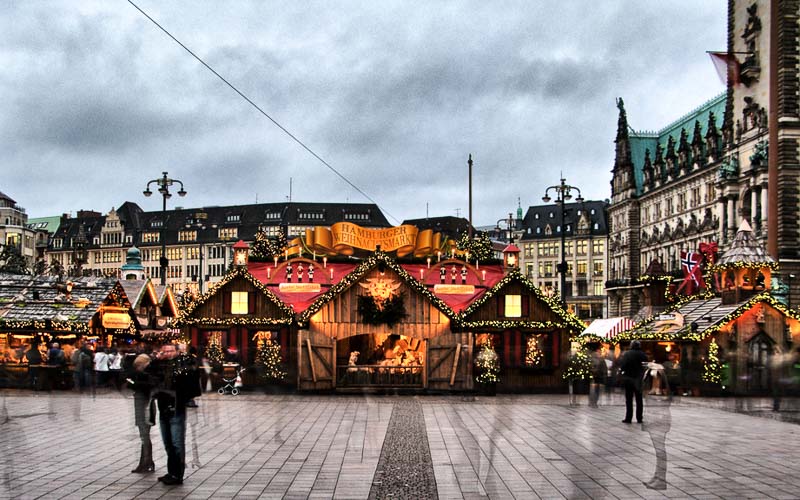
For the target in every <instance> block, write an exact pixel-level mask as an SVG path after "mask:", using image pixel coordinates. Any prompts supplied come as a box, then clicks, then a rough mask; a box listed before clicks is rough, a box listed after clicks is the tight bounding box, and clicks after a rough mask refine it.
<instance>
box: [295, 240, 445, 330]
mask: <svg viewBox="0 0 800 500" xmlns="http://www.w3.org/2000/svg"><path fill="white" fill-rule="evenodd" d="M380 263H383V264H384V265H385V266H386V268H387V269H391V270H392V271H394V272H395V273H397V275H398V276H399V277H400V278H401V279H402V280H403V281H404V282H405V284H406V286H408V287H409V288H411V289H412V290H414V291H416V292H417V293H419V294H420V295H422V296H424V297H425V298H426V299H428V300H429V301H430V302H431V303H432V304H433V305H434V306H435V307H436V308H437V309H439V311H441V312H442V313H443V314H444V315H445V316H447V317H448V318H450V319H451V320H452V321H457V320H458V315H457V314H456V313H455V312H454V311H453V310H452V309H451V308H450V306H448V305H447V304H446V303H445V302H444V301H443V300H442V299H440V298H439V297H437V296H436V295H434V294H433V293H432V292H431V291H430V290H428V288H427V287H426V286H425V285H424V284H423V283H421V282H419V281H418V280H417V279H415V278H414V277H412V276H411V275H410V274H409V273H408V272H407V271H406V270H405V269H403V268H402V267H401V266H400V265H399V264H398V263H397V262H396V261H395V260H394V259H392V258H391V257H389V255H388V254H386V253H385V252H383V251H381V250H376V251H375V253H373V254H372V255H370V256H369V257H367V258H366V259H364V261H363V262H361V263H360V264H359V265H358V266H357V267H356V268H355V269H354V270H353V271H352V272H351V273H350V274H348V275H347V276H345V277H344V278H342V280H341V281H339V282H338V283H336V284H335V285H333V286H332V287H331V288H330V290H328V291H327V292H325V293H324V294H322V295H320V296H319V297H318V298H317V300H315V301H314V302H313V303H312V304H311V305H310V306H309V307H308V308H307V309H306V310H305V311H303V312H302V313H301V314H300V316H299V317H298V319H297V322H298V324H299V325H300V326H301V327H303V326H306V325H308V322H309V320H310V319H311V317H312V316H313V315H315V314H316V313H317V312H319V310H320V309H322V307H323V306H324V305H325V304H327V303H328V302H330V301H331V300H333V299H334V298H336V297H337V296H339V295H340V294H341V293H342V292H343V291H345V290H347V289H348V288H350V287H351V286H353V285H355V284H356V283H357V282H358V281H359V280H360V279H361V278H362V277H364V275H366V274H367V273H368V272H369V271H370V270H372V269H374V268H375V267H377V266H378V264H380Z"/></svg>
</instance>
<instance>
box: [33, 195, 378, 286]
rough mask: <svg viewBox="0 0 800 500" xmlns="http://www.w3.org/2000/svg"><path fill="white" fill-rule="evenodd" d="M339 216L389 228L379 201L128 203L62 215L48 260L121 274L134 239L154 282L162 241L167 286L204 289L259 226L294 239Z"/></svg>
mask: <svg viewBox="0 0 800 500" xmlns="http://www.w3.org/2000/svg"><path fill="white" fill-rule="evenodd" d="M337 222H354V223H358V224H360V225H362V226H364V227H372V228H381V227H388V226H389V222H388V221H387V220H386V217H385V216H384V215H383V213H382V212H381V211H380V209H379V208H378V207H377V205H374V204H359V203H294V202H291V203H261V204H254V205H234V206H226V207H203V208H188V209H187V208H177V209H175V210H167V211H154V212H145V211H143V210H142V209H141V208H140V207H139V206H138V205H137V204H135V203H132V202H125V203H123V204H122V205H121V206H120V207H119V208H117V209H111V210H110V211H109V212H108V213H107V214H105V215H103V214H101V213H99V212H93V211H79V212H78V214H77V217H74V218H68V217H64V218H62V221H61V224H60V225H59V228H58V230H57V231H56V232H55V234H54V235H53V237H52V239H51V242H50V245H49V248H48V251H47V263H48V264H53V262H56V263H57V266H60V267H61V268H62V269H63V270H64V272H65V273H68V274H90V275H94V276H112V277H117V276H118V274H119V270H120V266H121V265H122V264H123V263H124V262H125V256H126V252H127V250H128V249H129V248H130V247H131V246H132V245H136V246H137V247H138V248H139V249H140V251H141V260H142V265H143V266H144V269H145V273H146V275H147V277H149V278H151V279H154V280H155V279H158V278H160V277H161V267H160V258H161V255H162V242H164V243H165V244H166V257H167V259H168V265H167V275H166V277H167V280H166V281H167V284H169V285H172V286H173V287H174V288H175V290H176V291H183V290H185V289H186V288H189V289H191V290H193V291H196V292H197V291H199V292H203V291H205V290H207V289H208V285H209V284H210V283H213V282H217V281H219V280H221V279H222V277H223V276H224V275H225V273H226V272H227V270H228V267H229V266H230V264H231V262H232V255H233V249H232V246H233V244H234V243H235V242H236V241H238V240H244V241H249V242H252V241H253V240H254V238H255V234H256V232H257V231H258V230H259V229H263V231H264V232H265V233H266V235H267V236H270V237H274V236H277V235H278V234H279V233H280V232H281V231H283V232H285V233H286V234H287V235H288V238H289V239H293V238H295V237H297V236H299V235H304V234H305V232H306V230H307V229H311V228H315V227H319V226H326V227H327V226H330V225H332V224H335V223H337ZM162 238H163V240H162Z"/></svg>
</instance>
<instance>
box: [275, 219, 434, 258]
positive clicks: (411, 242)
mask: <svg viewBox="0 0 800 500" xmlns="http://www.w3.org/2000/svg"><path fill="white" fill-rule="evenodd" d="M304 239H305V241H303V239H302V238H295V239H294V240H292V241H291V242H290V244H289V248H288V249H287V253H288V254H292V255H294V254H297V253H300V251H301V250H302V249H303V248H305V249H306V251H310V252H313V253H317V254H319V255H337V254H338V255H352V254H353V252H354V251H355V249H361V250H367V251H374V250H375V249H376V248H377V247H378V246H379V245H380V247H381V250H383V251H385V252H395V251H396V252H397V256H398V257H404V256H406V255H409V254H412V253H413V254H414V255H415V256H417V257H424V256H426V255H431V254H433V253H434V252H436V251H437V250H440V249H441V248H442V244H443V243H446V242H445V241H442V235H441V233H434V232H433V230H431V229H423V230H422V231H420V230H419V228H417V227H416V226H411V225H409V224H403V225H401V226H396V227H388V228H383V229H371V228H366V227H361V226H359V225H357V224H353V223H352V222H337V223H336V224H334V225H332V226H331V227H330V228H327V227H317V228H313V229H306V234H305V238H304Z"/></svg>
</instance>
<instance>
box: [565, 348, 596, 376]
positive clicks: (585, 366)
mask: <svg viewBox="0 0 800 500" xmlns="http://www.w3.org/2000/svg"><path fill="white" fill-rule="evenodd" d="M591 369H592V359H591V357H590V356H589V352H588V351H587V350H586V349H583V348H582V349H578V350H577V351H575V354H573V355H572V356H571V357H570V358H569V362H568V363H567V369H566V370H565V371H564V375H563V377H564V378H565V379H566V380H569V381H571V382H572V381H575V380H583V379H588V378H589V376H590V374H591Z"/></svg>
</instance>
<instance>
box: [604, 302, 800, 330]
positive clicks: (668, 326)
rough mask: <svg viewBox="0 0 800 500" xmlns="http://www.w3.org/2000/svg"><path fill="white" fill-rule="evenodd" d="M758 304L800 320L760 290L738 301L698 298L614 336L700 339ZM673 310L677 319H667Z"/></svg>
mask: <svg viewBox="0 0 800 500" xmlns="http://www.w3.org/2000/svg"><path fill="white" fill-rule="evenodd" d="M758 303H765V304H768V305H770V306H771V307H773V308H774V309H776V310H778V311H779V312H781V313H782V314H783V315H784V316H787V317H790V318H793V319H795V320H800V316H798V314H797V313H796V312H794V311H791V310H789V309H787V308H786V306H785V305H783V303H781V302H780V301H778V300H777V299H775V297H773V296H772V295H771V294H770V293H769V292H763V293H761V294H758V295H756V296H754V297H751V298H750V299H749V300H746V301H743V302H739V303H737V304H723V303H722V298H720V297H700V298H696V299H693V300H690V301H689V302H686V303H684V304H682V305H680V306H678V307H675V308H672V309H669V310H667V311H665V312H663V313H661V314H659V315H657V316H654V317H651V318H648V319H647V320H645V321H642V322H641V323H639V324H638V325H636V327H635V328H633V329H631V330H628V331H626V332H623V333H621V334H619V335H617V337H616V338H615V339H614V340H615V341H622V340H634V339H638V340H693V341H700V340H703V339H704V338H706V337H708V336H709V335H712V334H713V333H715V332H717V331H719V330H720V329H721V328H722V327H724V326H725V325H727V324H728V323H730V322H731V321H734V320H736V319H737V318H738V317H739V316H741V315H742V314H743V313H745V312H746V311H749V310H750V309H751V308H752V307H753V306H754V305H755V304H758ZM674 313H678V314H679V315H680V321H675V320H674V319H673V318H670V316H671V315H674ZM693 323H694V324H695V325H696V331H694V332H692V324H693Z"/></svg>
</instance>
